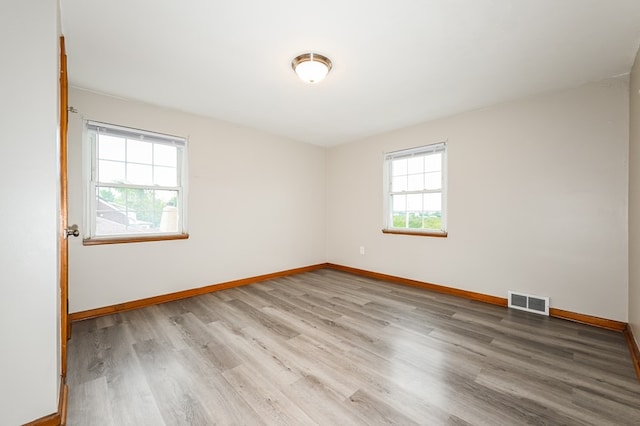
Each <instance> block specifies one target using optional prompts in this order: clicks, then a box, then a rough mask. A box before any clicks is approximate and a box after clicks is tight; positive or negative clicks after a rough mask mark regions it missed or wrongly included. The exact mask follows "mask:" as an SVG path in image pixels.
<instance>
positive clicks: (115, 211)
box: [96, 187, 179, 235]
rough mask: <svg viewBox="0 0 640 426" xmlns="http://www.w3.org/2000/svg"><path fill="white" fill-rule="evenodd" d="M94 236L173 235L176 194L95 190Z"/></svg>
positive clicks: (128, 190) (175, 221)
mask: <svg viewBox="0 0 640 426" xmlns="http://www.w3.org/2000/svg"><path fill="white" fill-rule="evenodd" d="M97 190H98V192H97V194H98V196H97V200H96V201H97V202H96V206H97V208H96V235H117V234H126V233H157V232H177V231H178V229H179V228H178V226H179V215H178V210H177V200H178V191H156V190H153V189H137V188H105V187H98V188H97Z"/></svg>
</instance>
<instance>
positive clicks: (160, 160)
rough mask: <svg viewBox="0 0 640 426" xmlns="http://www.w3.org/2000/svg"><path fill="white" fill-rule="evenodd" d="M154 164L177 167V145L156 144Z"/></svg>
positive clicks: (154, 146) (154, 147)
mask: <svg viewBox="0 0 640 426" xmlns="http://www.w3.org/2000/svg"><path fill="white" fill-rule="evenodd" d="M153 164H155V165H157V166H173V167H176V166H177V165H178V149H177V148H176V147H175V146H169V145H162V144H154V145H153Z"/></svg>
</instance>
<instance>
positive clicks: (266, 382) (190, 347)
mask: <svg viewBox="0 0 640 426" xmlns="http://www.w3.org/2000/svg"><path fill="white" fill-rule="evenodd" d="M68 371H69V373H68V383H69V410H68V418H67V423H68V424H69V425H72V426H73V425H82V426H87V425H90V426H93V425H105V426H111V425H172V426H173V425H214V424H221V425H240V424H244V425H254V424H265V425H272V424H278V425H280V424H291V425H336V424H341V425H371V424H402V425H410V424H423V425H491V426H494V425H520V424H523V425H524V424H535V425H598V426H600V425H638V424H640V383H639V382H638V380H637V378H636V376H635V372H634V369H633V365H632V363H631V360H630V358H629V353H628V350H627V348H626V344H625V341H624V337H623V335H622V334H621V333H617V332H613V331H608V330H602V329H596V328H593V327H589V326H586V325H583V324H577V323H572V322H569V321H565V320H561V319H557V318H549V317H543V316H539V315H535V314H528V313H524V312H519V311H512V310H508V309H506V308H502V307H499V306H493V305H487V304H483V303H478V302H473V301H469V300H465V299H460V298H456V297H453V296H450V295H442V294H438V293H434V292H430V291H426V290H424V289H417V288H411V287H404V286H399V285H395V284H392V283H388V282H383V281H379V280H373V279H369V278H363V277H360V276H355V275H351V274H347V273H344V272H340V271H334V270H329V269H325V270H318V271H313V272H308V273H304V274H300V275H296V276H290V277H283V278H279V279H275V280H269V281H265V282H262V283H258V284H253V285H250V286H245V287H241V288H235V289H229V290H224V291H221V292H217V293H212V294H205V295H202V296H198V297H194V298H190V299H185V300H180V301H176V302H170V303H166V304H163V305H158V306H152V307H148V308H144V309H139V310H135V311H129V312H123V313H119V314H113V315H109V316H105V317H101V318H97V319H92V320H86V321H82V322H80V323H75V324H74V332H73V338H72V339H71V341H70V342H69V368H68Z"/></svg>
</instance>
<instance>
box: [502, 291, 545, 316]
mask: <svg viewBox="0 0 640 426" xmlns="http://www.w3.org/2000/svg"><path fill="white" fill-rule="evenodd" d="M509 307H510V308H514V309H520V310H522V311H527V312H533V313H536V314H540V315H547V316H549V298H548V297H540V296H531V295H529V294H524V293H517V292H515V291H510V290H509Z"/></svg>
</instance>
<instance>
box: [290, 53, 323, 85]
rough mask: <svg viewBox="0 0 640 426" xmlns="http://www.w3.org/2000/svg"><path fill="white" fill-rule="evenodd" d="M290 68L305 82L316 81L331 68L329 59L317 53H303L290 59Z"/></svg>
mask: <svg viewBox="0 0 640 426" xmlns="http://www.w3.org/2000/svg"><path fill="white" fill-rule="evenodd" d="M291 68H293V70H294V71H295V72H296V74H298V77H300V79H301V80H302V81H304V82H306V83H317V82H319V81H321V80H322V79H324V78H325V77H326V76H327V74H329V71H330V70H331V60H330V59H329V58H327V57H326V56H323V55H320V54H318V53H304V54H302V55H299V56H296V57H295V58H293V61H291Z"/></svg>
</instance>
